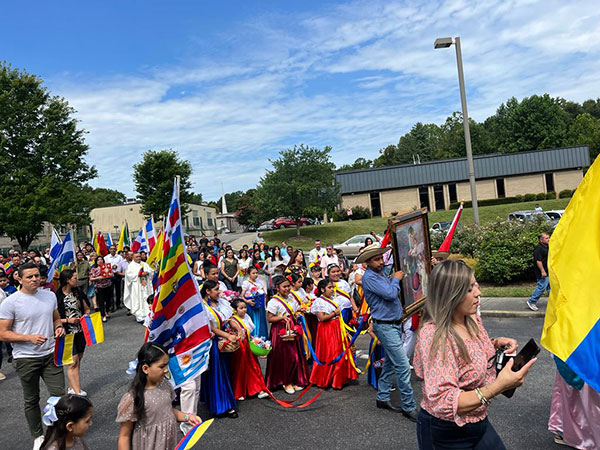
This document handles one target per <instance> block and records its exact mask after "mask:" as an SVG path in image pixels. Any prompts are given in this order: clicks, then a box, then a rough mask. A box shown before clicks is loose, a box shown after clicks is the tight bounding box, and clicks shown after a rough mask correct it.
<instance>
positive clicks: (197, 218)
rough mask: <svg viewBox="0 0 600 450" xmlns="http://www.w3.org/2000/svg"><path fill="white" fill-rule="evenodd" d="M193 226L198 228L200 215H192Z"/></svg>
mask: <svg viewBox="0 0 600 450" xmlns="http://www.w3.org/2000/svg"><path fill="white" fill-rule="evenodd" d="M193 219H194V227H196V228H199V227H200V217H194V218H193Z"/></svg>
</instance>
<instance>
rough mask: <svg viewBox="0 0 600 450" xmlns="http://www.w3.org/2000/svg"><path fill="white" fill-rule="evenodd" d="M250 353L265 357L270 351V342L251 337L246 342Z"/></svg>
mask: <svg viewBox="0 0 600 450" xmlns="http://www.w3.org/2000/svg"><path fill="white" fill-rule="evenodd" d="M248 344H249V345H250V351H251V352H252V353H253V354H255V355H256V356H267V355H268V354H269V352H270V351H271V349H272V347H271V341H265V340H264V339H263V338H261V337H258V336H257V337H253V338H252V339H251V340H249V341H248Z"/></svg>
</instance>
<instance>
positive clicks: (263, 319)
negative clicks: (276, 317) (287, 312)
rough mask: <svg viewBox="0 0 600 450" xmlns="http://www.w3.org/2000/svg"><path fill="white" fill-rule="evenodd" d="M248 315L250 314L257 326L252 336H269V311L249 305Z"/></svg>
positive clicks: (265, 337)
mask: <svg viewBox="0 0 600 450" xmlns="http://www.w3.org/2000/svg"><path fill="white" fill-rule="evenodd" d="M248 315H250V318H251V319H252V322H254V327H255V328H254V331H253V332H252V336H255V337H256V336H258V337H261V338H263V339H265V340H266V339H267V337H268V336H269V328H268V327H267V313H266V312H265V308H264V307H262V308H261V307H257V308H253V307H252V306H250V305H248Z"/></svg>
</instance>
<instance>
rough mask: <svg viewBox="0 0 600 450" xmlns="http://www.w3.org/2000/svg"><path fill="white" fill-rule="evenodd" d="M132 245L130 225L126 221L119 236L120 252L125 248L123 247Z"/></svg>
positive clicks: (118, 248) (118, 247)
mask: <svg viewBox="0 0 600 450" xmlns="http://www.w3.org/2000/svg"><path fill="white" fill-rule="evenodd" d="M125 246H127V247H131V242H130V241H129V227H128V226H127V222H125V226H124V227H123V228H121V235H120V236H119V243H118V244H117V251H118V252H120V251H122V250H123V247H125Z"/></svg>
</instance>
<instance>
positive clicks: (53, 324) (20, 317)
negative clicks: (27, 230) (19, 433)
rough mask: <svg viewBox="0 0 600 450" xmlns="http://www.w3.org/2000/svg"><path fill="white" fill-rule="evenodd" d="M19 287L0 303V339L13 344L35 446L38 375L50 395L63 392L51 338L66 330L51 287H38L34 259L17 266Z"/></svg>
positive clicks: (39, 418)
mask: <svg viewBox="0 0 600 450" xmlns="http://www.w3.org/2000/svg"><path fill="white" fill-rule="evenodd" d="M15 278H16V279H17V280H18V281H19V282H20V283H21V286H22V287H21V290H20V291H19V292H16V293H14V294H13V295H11V296H10V297H8V298H6V299H5V300H4V301H3V302H2V304H0V340H1V341H9V342H12V344H13V358H14V359H13V365H14V366H15V370H16V371H17V374H18V375H19V378H20V379H21V385H22V386H23V396H24V398H25V417H26V419H27V424H28V425H29V431H30V432H31V435H32V437H33V438H34V446H38V448H39V445H41V440H43V430H42V416H41V411H40V378H42V379H43V380H44V384H45V385H46V388H47V389H48V392H49V393H50V395H51V396H61V395H63V394H64V393H65V377H64V374H63V369H62V367H57V366H56V365H55V364H54V355H53V351H54V340H55V338H59V337H62V336H64V334H65V330H64V328H63V326H62V324H61V319H60V317H59V315H58V311H57V309H56V296H55V295H54V293H53V292H52V291H47V290H43V289H38V287H39V284H40V271H39V269H38V267H37V266H36V265H35V264H33V263H26V264H23V265H22V266H20V267H19V271H18V273H17V275H16V277H15Z"/></svg>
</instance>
